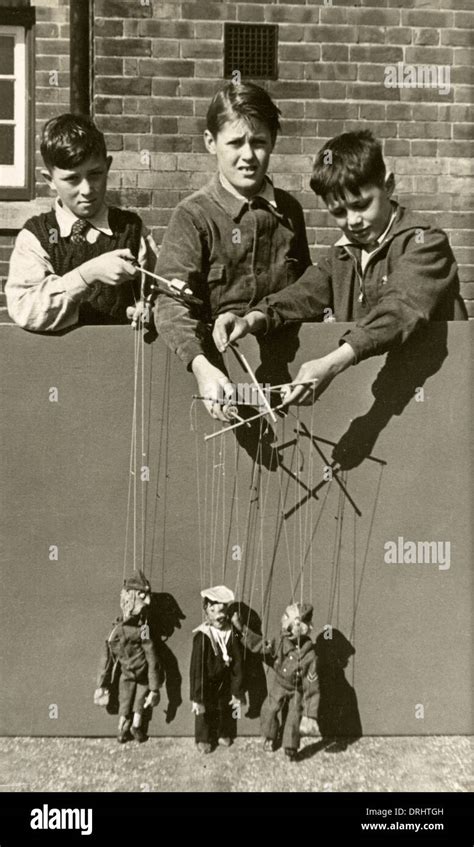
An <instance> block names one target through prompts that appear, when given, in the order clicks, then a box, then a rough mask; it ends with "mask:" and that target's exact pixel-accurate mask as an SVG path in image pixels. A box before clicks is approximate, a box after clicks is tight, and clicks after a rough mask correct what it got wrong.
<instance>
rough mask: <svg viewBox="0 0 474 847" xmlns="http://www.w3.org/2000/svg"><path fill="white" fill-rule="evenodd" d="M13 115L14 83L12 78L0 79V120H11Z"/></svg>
mask: <svg viewBox="0 0 474 847" xmlns="http://www.w3.org/2000/svg"><path fill="white" fill-rule="evenodd" d="M14 117H15V83H14V80H13V79H0V120H2V121H12V120H13V119H14Z"/></svg>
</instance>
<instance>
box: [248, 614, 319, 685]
mask: <svg viewBox="0 0 474 847" xmlns="http://www.w3.org/2000/svg"><path fill="white" fill-rule="evenodd" d="M242 644H243V646H244V647H247V648H248V649H249V650H251V652H252V653H257V654H259V655H260V656H261V657H262V659H263V661H264V662H265V664H267V665H269V666H270V667H271V668H273V670H274V671H275V674H276V680H275V682H277V683H278V686H281V687H282V688H284V689H285V690H286V691H288V692H291V691H295V689H297V690H298V691H303V692H304V693H305V694H306V695H311V694H313V693H314V694H315V695H317V693H318V692H319V686H318V674H317V671H316V651H315V647H314V644H313V642H312V641H311V639H310V638H309V637H306V638H301V639H300V642H299V646H298V644H295V643H294V641H292V640H291V639H290V638H288V636H286V635H282V636H281V637H280V638H279V639H272V641H266V640H265V639H264V638H263V636H262V635H256V633H254V632H252V630H250V629H249V628H248V627H247V626H244V627H243V632H242Z"/></svg>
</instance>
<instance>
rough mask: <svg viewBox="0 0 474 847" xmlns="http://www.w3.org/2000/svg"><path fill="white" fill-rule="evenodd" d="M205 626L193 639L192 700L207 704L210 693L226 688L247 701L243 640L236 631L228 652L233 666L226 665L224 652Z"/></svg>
mask: <svg viewBox="0 0 474 847" xmlns="http://www.w3.org/2000/svg"><path fill="white" fill-rule="evenodd" d="M206 629H207V627H206V625H205V624H204V625H203V627H202V629H201V628H200V629H199V631H198V632H196V634H195V636H194V638H193V649H192V653H191V667H190V674H189V676H190V697H191V700H192V702H194V703H201V704H204V705H205V704H206V700H207V696H208V692H209V690H210V689H211V688H212V689H214V690H215V688H216V687H218V686H220V685H222V686H223V688H226V687H227V688H228V689H229V692H230V694H233V695H234V696H235V697H236V698H237V699H238V700H242V699H243V696H244V695H243V668H242V648H241V646H240V640H239V636H238V634H237V632H236V630H235V629H234V627H232V631H231V635H230V638H229V641H228V642H227V652H228V654H229V656H230V660H231V661H230V666H228V665H226V664H225V662H224V660H223V658H222V653H221V650H220V648H219V647H218V646H217V645H216V644H215V642H214V639H213V638H212V637H211V636H210V634H208V633H207V632H206V631H203V630H206Z"/></svg>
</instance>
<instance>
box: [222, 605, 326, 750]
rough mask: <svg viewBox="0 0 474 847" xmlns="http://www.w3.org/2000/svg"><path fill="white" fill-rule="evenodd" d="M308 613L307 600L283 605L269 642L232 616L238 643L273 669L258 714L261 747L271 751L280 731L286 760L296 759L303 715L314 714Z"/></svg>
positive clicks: (315, 677)
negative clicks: (277, 628) (277, 630)
mask: <svg viewBox="0 0 474 847" xmlns="http://www.w3.org/2000/svg"><path fill="white" fill-rule="evenodd" d="M312 615H313V607H312V606H310V605H309V604H307V603H292V604H291V605H290V606H287V608H286V609H285V612H284V614H283V617H282V619H281V633H280V635H279V637H278V638H274V639H272V640H271V641H266V640H265V639H264V638H263V636H262V635H257V634H256V633H254V632H252V630H251V629H249V627H248V626H246V625H245V624H243V623H242V620H241V618H240V616H239V614H238V613H237V612H236V613H235V614H234V615H233V616H232V623H233V624H234V626H235V627H236V629H237V630H239V631H240V632H241V635H242V646H243V647H244V648H245V647H246V648H247V649H249V650H250V651H251V652H252V653H257V654H258V655H260V656H261V657H262V659H263V661H264V662H265V664H267V665H269V666H270V667H271V668H273V670H274V671H275V677H274V680H273V685H272V686H271V688H270V691H269V693H268V695H267V698H266V700H265V702H264V703H263V705H262V711H261V713H260V723H261V729H262V735H263V737H264V739H265V740H264V749H265V750H266V751H267V752H273V751H274V750H275V747H276V742H277V740H278V739H279V737H280V734H281V732H282V730H283V737H282V744H283V747H284V750H285V754H286V756H287V757H288V759H290V760H294V759H295V758H296V754H297V752H298V748H299V745H300V737H301V730H300V723H301V719H302V717H303V714H304V713H306V712H309V714H311V715H315V714H317V703H318V700H319V683H318V675H317V671H316V652H315V649H314V643H313V642H312V640H311V638H310V632H311V628H312V627H311V619H312ZM306 721H307V723H308V722H309V723H310V724H311V725H312V724H313V723H314V719H312V718H308V717H307V718H306ZM305 734H306V733H305Z"/></svg>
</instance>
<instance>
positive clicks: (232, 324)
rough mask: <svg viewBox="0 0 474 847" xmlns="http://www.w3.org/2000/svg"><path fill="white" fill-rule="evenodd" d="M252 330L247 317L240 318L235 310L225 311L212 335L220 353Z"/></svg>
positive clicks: (218, 319)
mask: <svg viewBox="0 0 474 847" xmlns="http://www.w3.org/2000/svg"><path fill="white" fill-rule="evenodd" d="M249 332H250V327H249V325H248V323H247V321H246V320H245V318H239V317H238V316H237V315H234V314H233V312H224V314H222V315H219V317H218V318H217V319H216V322H215V324H214V329H213V330H212V337H213V339H214V344H215V345H216V347H217V349H218V350H219V353H224V351H225V350H227V347H228V346H229V344H232V342H233V341H237V339H238V338H243V337H244V335H247V333H249Z"/></svg>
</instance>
